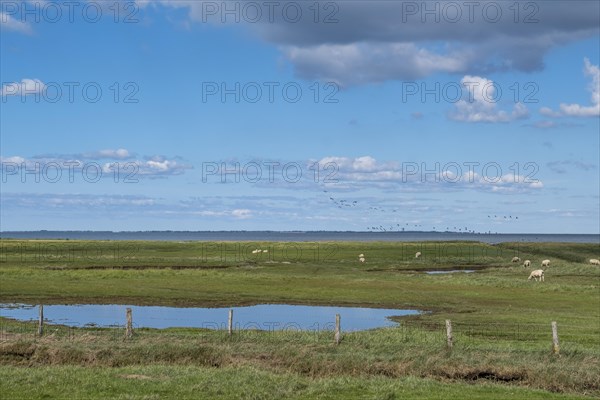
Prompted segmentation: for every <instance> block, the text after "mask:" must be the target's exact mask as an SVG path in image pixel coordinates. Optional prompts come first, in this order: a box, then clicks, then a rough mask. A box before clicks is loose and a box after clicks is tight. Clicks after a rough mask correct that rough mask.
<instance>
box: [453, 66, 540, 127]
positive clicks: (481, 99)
mask: <svg viewBox="0 0 600 400" xmlns="http://www.w3.org/2000/svg"><path fill="white" fill-rule="evenodd" d="M460 82H461V84H462V86H463V87H464V88H465V89H466V92H467V94H468V97H467V99H466V100H465V99H461V100H459V101H457V102H456V103H455V105H454V106H455V109H454V111H453V112H451V113H450V114H449V117H450V119H453V120H455V121H462V122H492V123H493V122H510V121H513V120H516V119H522V118H526V117H527V116H528V115H529V111H528V110H527V107H525V106H524V105H523V104H522V103H517V104H515V105H514V107H513V109H512V111H511V112H507V111H504V110H499V109H498V107H497V102H498V100H499V97H500V96H498V95H497V93H496V86H495V84H494V82H493V81H491V80H489V79H486V78H482V77H479V76H469V75H465V76H464V77H463V78H462V79H461V81H460Z"/></svg>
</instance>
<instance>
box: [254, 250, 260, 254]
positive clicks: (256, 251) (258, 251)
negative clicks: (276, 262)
mask: <svg viewBox="0 0 600 400" xmlns="http://www.w3.org/2000/svg"><path fill="white" fill-rule="evenodd" d="M256 253H260V250H258V249H256V250H252V254H256Z"/></svg>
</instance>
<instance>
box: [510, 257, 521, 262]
mask: <svg viewBox="0 0 600 400" xmlns="http://www.w3.org/2000/svg"><path fill="white" fill-rule="evenodd" d="M510 261H512V262H519V261H521V259H520V258H519V257H513V258H512V260H510Z"/></svg>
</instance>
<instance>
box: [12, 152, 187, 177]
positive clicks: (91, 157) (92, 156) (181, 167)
mask: <svg viewBox="0 0 600 400" xmlns="http://www.w3.org/2000/svg"><path fill="white" fill-rule="evenodd" d="M96 160H103V161H102V163H98V162H96ZM124 160H125V161H124ZM0 162H1V163H2V164H3V165H9V164H10V165H11V168H17V169H20V168H23V167H24V168H27V169H31V170H32V169H36V168H38V169H39V168H41V169H43V168H44V166H45V165H49V164H52V165H53V167H52V168H63V169H64V170H65V171H68V170H74V171H77V172H79V171H82V170H83V168H87V167H90V168H93V166H92V164H94V165H96V166H97V167H96V168H101V171H102V173H103V176H105V177H114V174H115V173H117V172H118V173H120V174H122V175H123V178H124V177H128V179H137V178H139V177H148V178H159V177H165V176H170V175H181V174H183V173H184V172H185V171H186V170H189V169H192V166H191V165H190V164H188V163H186V162H184V161H183V160H181V159H179V158H177V157H176V158H173V159H167V158H166V157H164V156H152V157H146V160H138V159H135V158H134V156H133V155H132V153H130V152H129V151H128V150H126V149H117V150H100V151H96V152H91V153H81V154H46V155H38V156H35V157H32V158H26V157H21V156H13V157H1V156H0ZM57 166H58V167H57Z"/></svg>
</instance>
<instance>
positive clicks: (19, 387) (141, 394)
mask: <svg viewBox="0 0 600 400" xmlns="http://www.w3.org/2000/svg"><path fill="white" fill-rule="evenodd" d="M0 392H1V393H2V394H3V397H4V398H7V399H28V400H29V399H48V398H53V399H84V398H85V399H107V398H111V399H160V398H177V399H231V398H242V399H257V400H258V399H339V398H343V399H389V400H391V399H406V398H419V399H444V400H451V399H457V400H458V399H464V398H465V395H466V393H468V397H469V398H470V399H482V400H483V399H485V400H493V399H503V400H504V399H525V398H527V399H580V398H582V397H581V396H576V395H561V394H552V393H548V392H544V391H539V390H528V389H522V388H516V387H505V386H501V385H497V384H493V383H484V384H478V385H473V384H466V383H446V382H438V381H435V380H432V379H426V378H416V377H406V378H401V379H391V378H385V377H375V378H348V377H333V378H318V379H313V378H307V377H303V376H301V375H298V374H283V375H282V374H275V373H272V372H268V371H261V370H258V369H256V368H253V367H238V368H230V367H227V368H218V369H217V368H208V367H195V366H166V365H151V366H143V367H141V366H140V367H122V368H82V367H43V368H33V369H31V368H8V367H0Z"/></svg>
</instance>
